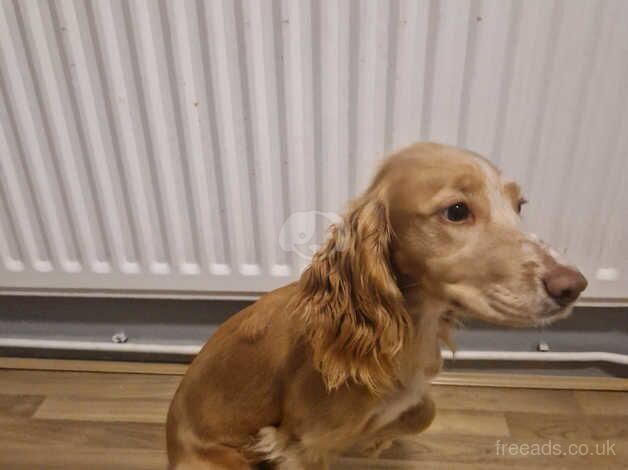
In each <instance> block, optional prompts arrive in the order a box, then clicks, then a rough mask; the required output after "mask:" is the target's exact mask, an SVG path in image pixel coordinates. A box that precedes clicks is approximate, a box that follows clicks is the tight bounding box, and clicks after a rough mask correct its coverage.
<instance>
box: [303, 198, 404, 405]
mask: <svg viewBox="0 0 628 470" xmlns="http://www.w3.org/2000/svg"><path fill="white" fill-rule="evenodd" d="M392 236H393V233H392V230H391V226H390V222H389V217H388V207H387V205H386V203H385V199H384V198H383V197H381V194H380V195H379V196H378V195H377V192H376V191H375V190H374V189H371V190H370V191H368V192H367V193H366V194H365V195H364V196H362V197H360V198H359V199H357V200H355V201H354V203H353V204H352V206H351V208H350V210H349V212H348V213H347V214H346V215H345V216H344V218H343V221H342V223H341V224H339V225H336V226H332V228H331V230H330V237H329V239H328V240H327V242H326V244H325V245H324V246H323V247H322V248H321V249H320V250H319V251H318V252H317V253H316V254H315V255H314V257H313V259H312V263H311V265H310V266H309V267H308V268H307V269H306V270H305V272H304V273H303V275H302V276H301V279H300V281H299V288H300V293H299V296H298V300H297V302H298V304H297V308H298V309H299V310H300V311H301V312H302V315H303V318H304V319H305V323H306V336H307V338H308V340H309V342H310V344H311V347H312V351H313V359H314V364H315V367H316V368H317V369H318V370H319V371H320V372H321V373H322V375H323V378H324V380H325V384H326V386H327V388H328V389H329V390H332V389H335V388H338V387H340V386H341V385H343V384H345V383H347V382H348V381H349V380H352V381H353V382H355V383H357V384H362V385H365V386H366V387H368V388H369V389H370V390H371V391H373V392H374V393H383V392H384V391H385V390H387V389H388V388H390V387H391V386H392V385H393V383H394V382H395V374H396V369H397V364H396V362H397V361H396V355H397V353H398V352H399V351H400V350H401V348H402V347H403V344H404V341H405V339H406V337H407V334H408V329H409V328H410V321H409V317H408V313H407V311H406V309H405V307H404V300H403V296H402V294H401V292H400V290H399V288H398V287H397V283H396V280H395V276H394V273H393V271H392V269H391V266H390V242H391V238H392Z"/></svg>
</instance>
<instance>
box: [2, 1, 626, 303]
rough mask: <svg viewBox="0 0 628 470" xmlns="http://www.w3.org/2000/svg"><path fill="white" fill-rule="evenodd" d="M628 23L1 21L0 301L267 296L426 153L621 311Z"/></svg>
mask: <svg viewBox="0 0 628 470" xmlns="http://www.w3.org/2000/svg"><path fill="white" fill-rule="evenodd" d="M626 24H628V4H626V2H622V1H620V0H609V1H592V2H584V3H574V2H568V1H540V0H538V1H536V0H532V1H526V2H518V1H506V0H477V1H471V0H469V1H463V0H460V1H457V0H444V1H440V2H434V1H415V0H398V1H394V2H387V1H374V2H359V1H351V2H331V1H329V2H328V1H324V2H317V1H298V2H297V1H290V0H284V1H276V2H272V3H271V2H244V1H235V2H234V1H228V0H217V1H211V2H209V1H208V2H193V1H181V2H153V1H150V0H142V1H141V0H137V1H132V2H123V1H117V0H116V1H109V0H102V1H94V2H73V1H61V0H59V1H51V2H39V1H36V0H23V1H9V0H3V1H1V2H0V159H1V160H0V255H1V261H2V262H1V265H0V289H1V290H2V291H15V290H25V291H28V290H41V291H59V292H66V293H68V292H91V293H98V292H100V293H103V292H109V291H111V292H114V291H118V292H120V291H123V292H137V293H142V292H143V293H147V292H153V293H161V294H163V295H175V294H187V293H195V294H201V295H207V296H217V295H228V296H239V295H244V294H246V293H251V292H261V291H265V290H268V289H271V288H273V287H276V286H279V285H281V284H284V283H286V282H288V281H290V280H292V279H294V278H296V276H297V275H298V273H299V272H300V270H301V269H302V267H303V266H304V265H305V264H306V263H307V260H308V255H309V253H311V251H312V250H314V249H315V244H316V243H317V242H320V240H321V237H322V235H321V233H322V227H323V226H325V225H326V224H328V223H330V222H333V221H334V220H335V217H336V216H335V214H337V213H338V212H339V211H341V210H342V208H343V206H344V204H345V203H346V201H347V199H348V198H350V197H352V196H353V195H355V194H357V193H358V192H359V191H360V190H361V189H363V188H364V187H365V185H366V184H367V182H368V179H369V178H370V177H371V175H372V174H373V171H374V168H375V166H376V165H377V162H378V161H379V160H380V159H381V158H382V157H383V156H384V155H385V154H386V153H387V152H389V151H391V150H393V149H395V148H398V147H401V146H403V145H406V144H408V143H410V142H413V141H417V140H437V141H443V142H447V143H451V144H456V145H460V146H463V147H467V148H470V149H472V150H474V151H477V152H479V153H482V154H484V155H486V156H487V157H489V158H490V159H491V160H493V161H494V162H495V163H497V164H498V165H499V166H501V167H502V168H503V169H504V172H505V173H507V174H508V175H510V176H512V177H513V178H515V179H517V180H518V181H520V182H521V183H522V184H523V186H524V188H525V190H526V195H527V198H528V199H529V200H530V201H531V202H530V204H529V206H527V207H526V209H525V212H526V215H525V219H526V224H527V225H528V226H529V227H530V229H531V230H532V231H534V232H537V233H539V234H541V235H542V236H543V238H545V239H546V240H547V241H548V242H550V243H551V244H553V245H554V246H556V247H557V248H558V249H559V251H561V252H564V253H566V254H567V256H568V257H569V258H570V259H572V260H573V261H574V262H575V263H577V264H578V265H579V266H581V267H582V268H583V270H584V271H585V273H586V275H587V276H588V277H589V279H590V281H591V282H590V287H589V289H588V290H587V292H586V294H587V297H588V298H589V299H600V300H619V301H622V300H623V301H626V300H627V299H628V229H627V228H626V223H625V215H626V213H628V190H627V189H626V188H627V187H628V181H627V180H626V179H627V175H628V163H627V162H628V158H627V157H626V153H627V150H628V111H627V110H628V87H626V86H625V76H626V72H627V71H628V56H627V55H626V53H625V44H627V43H628V28H626V26H625V25H626ZM314 234H316V236H314ZM301 236H304V237H305V238H306V240H305V241H304V243H301V242H302V241H303V240H301V239H300V238H299V237H301ZM308 237H309V238H308ZM310 238H311V240H310ZM310 242H311V243H310ZM297 245H303V246H297ZM598 278H599V279H598Z"/></svg>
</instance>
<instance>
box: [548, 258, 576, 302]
mask: <svg viewBox="0 0 628 470" xmlns="http://www.w3.org/2000/svg"><path fill="white" fill-rule="evenodd" d="M543 284H544V285H545V290H546V291H547V293H548V294H549V296H550V297H551V298H552V299H554V300H555V301H556V303H557V304H558V305H561V306H565V305H568V304H570V303H571V302H573V301H574V300H576V299H577V298H578V296H579V295H580V292H582V291H583V290H584V289H585V288H586V287H587V280H586V279H585V277H584V276H583V275H582V273H581V272H580V271H578V270H577V269H573V268H569V267H567V266H562V265H557V266H555V267H554V268H552V269H551V270H550V271H549V272H548V273H547V274H546V275H545V277H544V278H543Z"/></svg>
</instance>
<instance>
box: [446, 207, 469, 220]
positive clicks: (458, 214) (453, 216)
mask: <svg viewBox="0 0 628 470" xmlns="http://www.w3.org/2000/svg"><path fill="white" fill-rule="evenodd" d="M470 215H471V211H470V210H469V206H467V205H466V204H465V203H464V202H457V203H455V204H453V205H451V206H449V207H448V208H447V209H445V210H443V216H444V217H445V218H446V219H447V220H449V221H451V222H463V221H465V220H467V219H468V218H469V216H470Z"/></svg>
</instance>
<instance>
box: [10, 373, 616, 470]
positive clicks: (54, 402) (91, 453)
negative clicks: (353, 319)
mask: <svg viewBox="0 0 628 470" xmlns="http://www.w3.org/2000/svg"><path fill="white" fill-rule="evenodd" d="M179 380H180V375H166V374H137V373H95V372H72V371H50V370H10V369H0V468H1V469H11V470H12V469H22V468H23V469H29V470H31V469H37V470H38V469H64V470H73V469H89V470H97V469H117V470H118V469H164V468H165V452H164V435H163V431H164V419H165V414H166V410H167V407H168V403H169V399H170V397H171V396H172V394H173V392H174V390H175V388H176V386H177V384H178V382H179ZM434 396H435V401H436V403H437V406H438V408H439V413H438V417H437V418H436V421H435V422H434V424H433V425H432V427H431V428H430V429H429V430H428V431H427V432H426V433H424V434H422V435H420V436H418V437H416V438H413V439H409V440H407V441H405V442H403V443H401V444H397V445H395V446H394V447H393V448H392V449H390V450H389V451H387V452H386V453H385V454H384V455H383V457H382V458H381V459H379V460H366V459H363V458H359V457H346V458H344V459H342V460H341V461H340V462H338V463H337V464H336V466H335V467H334V468H335V470H339V469H350V470H358V469H359V470H362V469H414V468H416V469H448V470H449V469H462V470H465V469H482V470H491V469H509V470H517V469H532V468H534V469H539V468H543V469H550V468H551V469H559V468H564V469H572V470H573V469H588V470H597V469H610V468H628V392H625V391H623V392H622V391H573V390H544V389H522V388H497V387H478V386H455V385H437V386H435V387H434ZM607 442H608V443H609V444H610V446H612V447H611V448H608V449H606V448H603V447H602V446H603V444H605V443H607ZM500 444H505V446H503V447H501V455H500ZM571 444H575V445H579V446H580V452H581V453H582V452H583V451H584V450H585V446H588V451H589V453H590V454H591V455H577V456H570V455H528V456H521V455H511V454H512V450H510V449H515V450H516V451H517V452H525V449H526V447H525V445H527V446H528V451H527V452H528V453H532V452H533V449H536V450H537V452H536V453H541V452H545V453H547V452H548V451H549V450H550V449H552V446H554V447H553V451H554V452H557V451H558V450H557V447H556V445H560V446H561V448H560V451H561V452H564V453H569V445H571ZM596 444H597V446H598V447H597V449H596ZM512 445H515V446H514V447H513V446H512ZM543 445H545V447H542V446H543ZM544 449H545V451H544ZM573 450H577V449H576V448H573ZM604 450H607V452H606V453H608V454H611V455H592V454H595V453H596V451H599V452H603V451H604ZM612 454H614V455H612Z"/></svg>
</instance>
